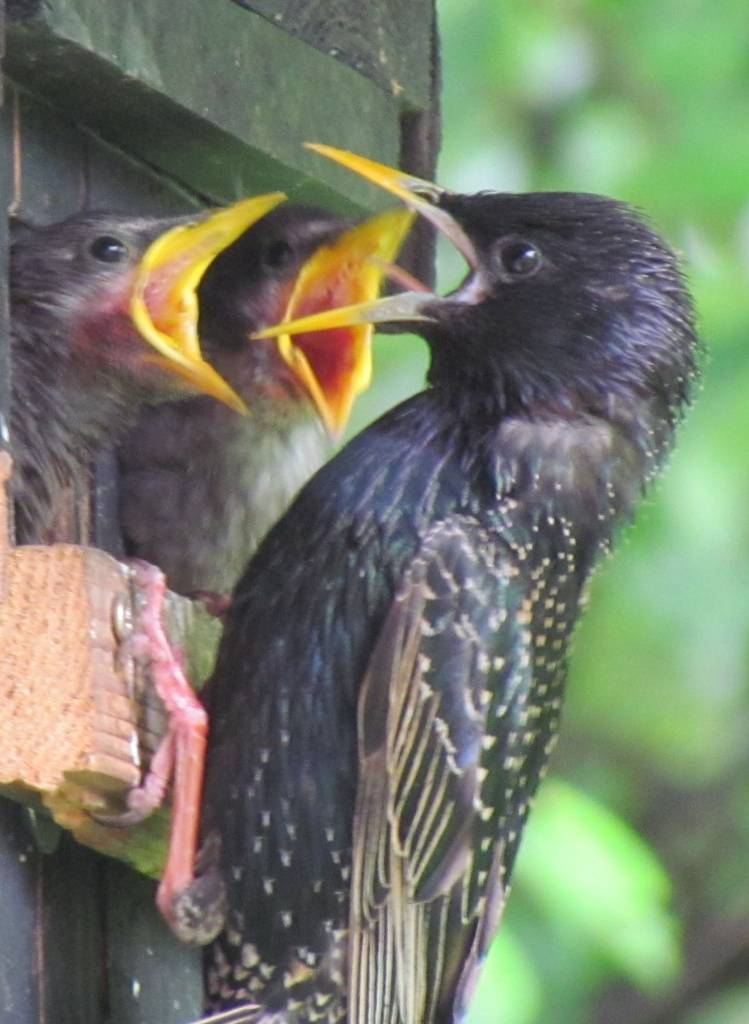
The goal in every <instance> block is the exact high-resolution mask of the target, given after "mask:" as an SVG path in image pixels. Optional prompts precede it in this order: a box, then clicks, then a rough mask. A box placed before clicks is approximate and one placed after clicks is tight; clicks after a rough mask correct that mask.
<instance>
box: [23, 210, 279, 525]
mask: <svg viewBox="0 0 749 1024" xmlns="http://www.w3.org/2000/svg"><path fill="white" fill-rule="evenodd" d="M282 199H283V196H282V195H280V194H275V195H272V196H262V197H256V198H253V199H249V200H244V201H243V202H241V203H238V204H235V206H233V207H228V208H226V209H223V210H220V211H215V212H214V213H212V214H211V215H208V216H205V217H203V218H202V219H201V216H200V215H199V214H195V215H191V216H188V217H180V218H169V219H155V218H145V217H128V216H118V215H116V214H110V213H83V214H78V215H76V216H74V217H70V218H69V219H68V220H65V221H63V222H61V223H59V224H53V225H51V226H49V227H45V228H39V229H33V228H25V229H23V230H22V231H21V232H20V233H19V234H18V237H17V238H16V239H15V240H14V243H13V245H12V248H11V265H10V306H11V349H12V360H13V378H12V406H11V417H10V443H11V450H12V454H13V457H14V461H15V470H14V475H13V477H12V479H11V493H12V495H13V498H14V504H15V525H16V537H17V539H18V540H19V541H21V542H25V543H31V542H44V541H48V540H51V539H53V536H52V533H53V531H52V524H53V518H54V514H55V508H56V505H57V503H58V501H59V498H60V494H61V492H62V490H63V488H64V487H65V486H66V485H67V484H69V483H70V481H71V478H72V477H73V476H74V475H75V474H76V472H77V471H78V470H79V469H80V468H81V467H82V466H84V465H85V464H86V463H87V462H89V461H90V460H91V459H92V458H93V456H94V455H95V454H96V452H97V451H98V450H99V449H100V448H101V447H102V446H103V445H105V444H107V443H111V442H112V441H113V440H114V439H115V438H116V437H117V436H119V435H120V434H122V433H123V432H124V431H125V430H126V428H127V427H128V425H129V424H131V423H132V422H133V421H134V419H135V417H136V415H137V411H138V409H139V407H140V406H141V405H142V404H143V403H144V402H146V401H154V400H157V399H159V398H161V399H163V398H168V397H171V396H173V395H174V394H176V393H179V392H180V391H182V392H184V393H185V394H190V393H195V392H196V391H206V392H207V393H209V394H212V395H215V396H216V397H218V398H220V399H221V400H222V401H224V402H229V403H231V404H233V406H234V407H235V408H242V407H243V406H242V403H241V401H240V400H239V398H238V397H237V396H236V395H235V394H234V393H233V392H232V390H231V388H230V387H229V386H228V385H227V384H226V383H225V382H224V381H222V380H221V378H220V377H219V375H218V374H217V373H216V371H215V370H213V369H212V367H211V366H210V365H208V364H207V363H206V362H204V361H203V360H202V358H201V356H200V349H199V346H198V343H197V307H196V302H195V294H194V289H195V286H196V285H197V283H198V281H199V279H200V275H201V274H202V272H203V270H204V269H205V267H206V266H207V265H208V263H209V262H210V260H211V259H212V258H213V256H215V255H216V253H217V252H219V251H220V250H221V249H222V248H224V247H225V246H226V245H228V244H229V243H230V242H231V241H233V240H234V239H235V238H236V237H237V236H238V235H239V234H241V233H242V232H243V231H244V230H245V229H246V228H247V227H248V226H249V225H250V224H252V223H253V222H254V221H256V220H257V219H258V218H259V217H262V216H263V215H264V214H265V213H266V212H267V211H268V210H269V209H271V208H272V207H273V206H275V205H277V204H278V203H279V202H280V201H281V200H282ZM211 401H214V399H211Z"/></svg>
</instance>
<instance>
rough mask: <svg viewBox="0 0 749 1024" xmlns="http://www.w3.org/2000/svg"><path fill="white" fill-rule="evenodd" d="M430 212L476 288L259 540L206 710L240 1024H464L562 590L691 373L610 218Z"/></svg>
mask: <svg viewBox="0 0 749 1024" xmlns="http://www.w3.org/2000/svg"><path fill="white" fill-rule="evenodd" d="M439 201H440V203H441V205H442V206H443V207H444V208H445V209H447V210H448V212H449V213H451V214H452V215H453V216H454V217H455V219H456V220H457V221H458V222H459V223H460V224H461V225H462V227H463V229H464V230H465V231H466V232H467V234H468V235H469V236H470V237H471V239H472V240H473V242H474V244H475V245H476V246H477V248H478V251H479V254H480V266H479V267H478V269H477V270H476V271H475V272H474V273H473V274H472V275H471V276H470V277H469V279H467V281H466V282H465V283H464V284H463V285H462V286H461V288H460V289H458V291H457V292H456V293H454V294H453V295H452V296H448V297H447V298H446V299H443V300H436V301H428V300H427V301H425V306H424V312H425V313H426V314H428V315H429V316H430V317H431V318H432V322H430V323H427V324H424V325H422V327H423V334H424V336H425V338H426V340H427V341H428V343H429V345H430V349H431V353H432V362H431V368H430V372H429V382H430V385H431V386H430V387H429V388H428V389H427V390H426V391H425V392H423V393H422V394H420V395H417V396H416V397H415V398H413V399H411V400H409V401H408V402H406V403H404V404H403V405H401V406H400V407H398V408H397V409H395V410H393V411H392V412H390V413H388V414H387V415H386V416H384V417H383V418H382V419H380V420H379V421H378V422H377V423H376V424H374V425H373V426H372V427H370V428H369V429H368V430H367V431H365V432H364V433H363V434H361V435H360V436H359V437H358V438H356V439H355V440H354V441H353V442H352V443H351V444H350V445H348V446H347V448H345V449H344V450H343V451H342V452H341V453H340V454H339V455H338V456H337V457H336V458H335V459H334V460H333V461H332V462H331V463H329V464H328V465H327V466H326V467H325V468H324V469H323V470H322V471H320V472H319V473H318V474H317V476H316V477H314V478H313V480H312V481H311V482H310V483H309V484H308V485H307V486H306V487H305V488H304V489H303V491H302V492H301V494H300V495H299V498H298V499H297V501H296V502H295V503H294V505H293V506H292V507H291V509H290V511H289V512H288V513H287V515H286V516H285V517H284V519H283V520H282V521H281V522H280V523H279V524H278V525H277V526H276V527H275V528H274V529H273V530H272V531H271V533H270V534H269V535H268V537H267V538H266V540H265V542H264V543H263V544H262V545H261V547H260V549H259V551H258V553H257V555H256V557H255V559H254V560H253V562H252V564H251V566H250V567H249V569H248V571H247V573H246V575H245V577H244V579H243V580H242V582H241V583H240V585H239V588H238V590H237V594H236V597H235V602H234V606H233V609H232V612H231V614H230V618H229V621H228V623H227V629H226V633H225V636H224V641H223V644H222V646H221V651H220V655H219V661H218V665H217V669H216V673H215V676H214V678H213V680H212V682H211V684H210V687H209V693H208V705H209V710H210V714H211V729H212V735H211V742H210V751H209V761H208V774H207V781H206V791H205V799H204V807H203V821H204V835H205V838H206V839H209V840H211V842H212V844H213V845H212V846H211V849H212V850H214V851H215V856H214V859H213V861H212V863H211V864H210V865H209V867H208V873H209V875H213V877H214V880H215V879H217V880H218V882H219V885H220V887H222V888H223V891H224V893H225V895H226V896H227V898H228V903H227V906H228V909H227V911H226V917H225V927H224V929H223V931H222V932H221V934H220V935H219V937H218V938H217V940H216V941H215V942H214V943H213V945H212V947H211V949H210V951H209V953H208V959H209V967H208V981H209V995H210V999H211V1001H212V1004H213V1005H214V1006H215V1007H217V1008H219V1007H223V1008H226V1007H231V1006H234V1005H237V1004H240V1003H242V1002H243V1001H252V1002H256V1003H258V1004H259V1005H260V1010H259V1011H257V1013H256V1016H257V1017H259V1019H261V1020H269V1019H270V1018H271V1017H272V1016H273V1014H278V1017H277V1018H274V1019H278V1020H282V1021H289V1022H293V1024H306V1022H308V1021H309V1022H311V1021H315V1020H321V1019H322V1020H326V1021H330V1022H333V1021H342V1020H344V1019H347V1020H348V1022H349V1024H448V1022H453V1021H457V1020H459V1019H460V1018H461V1016H462V1014H463V1012H464V1010H465V1007H466V1005H467V1003H468V1001H469V998H470V995H471V992H472V990H473V987H474V984H475V981H476V978H477V974H478V970H479V968H480V965H481V961H482V959H483V957H484V954H485V952H486V950H487V948H488V944H489V942H490V940H491V938H492V935H493V934H494V932H495V930H496V927H497V924H498V922H499V918H500V915H501V912H502V908H503V905H504V902H505V898H506V894H507V885H508V882H509V877H510V872H511V869H512V865H513V861H514V858H515V854H516V850H517V846H518V842H519V839H520V836H521V833H522V829H523V825H524V822H525V819H526V816H527V814H528V809H529V806H530V802H531V800H532V797H533V794H534V792H535V790H536V787H537V785H538V782H539V780H540V778H541V776H542V775H543V772H544V770H545V767H546V763H547V759H548V756H549V753H550V750H551V748H552V746H553V743H554V740H555V737H556V734H557V728H558V720H559V714H560V709H561V704H562V697H563V690H564V682H565V670H566V669H565V666H566V655H567V648H568V643H569V639H570V636H571V633H572V630H573V628H574V625H575V622H576V620H577V618H578V615H579V611H580V602H581V596H582V592H583V588H584V586H585V583H586V581H587V580H588V578H589V576H590V573H591V571H592V569H593V567H594V565H595V563H596V561H597V560H598V559H599V558H600V556H601V555H602V553H604V552H606V551H608V549H609V546H610V544H611V541H612V539H613V536H614V533H615V531H616V528H617V527H618V526H619V525H620V524H621V523H622V522H624V521H626V520H628V519H629V518H630V517H631V515H632V512H633V509H634V506H635V504H636V502H637V500H638V498H639V497H640V495H641V493H642V492H643V490H644V488H645V486H646V485H647V483H648V482H649V481H650V480H651V479H652V477H653V476H654V474H655V473H656V471H657V470H658V469H659V467H660V466H661V464H662V462H663V458H664V456H665V454H666V452H667V450H668V448H669V446H670V443H671V440H672V437H673V433H674V428H675V426H676V424H677V422H678V420H679V419H680V417H681V415H682V413H683V410H684V407H685V404H686V403H687V401H688V397H689V389H690V382H691V380H692V379H693V377H694V375H695V350H696V337H695V332H694V320H693V311H692V306H691V303H690V300H689V297H688V293H687V291H686V289H685V286H684V283H683V280H682V277H681V274H680V272H679V269H678V266H677V263H676V260H675V258H674V256H673V254H672V253H671V252H670V250H669V249H668V248H667V247H666V246H665V245H664V244H663V243H662V242H661V241H660V239H659V238H658V237H657V236H656V235H655V234H654V233H653V232H652V231H651V230H650V229H649V228H648V227H647V226H646V225H644V224H643V222H642V221H641V219H640V218H639V217H638V216H637V215H636V214H635V213H633V212H632V211H631V210H630V209H629V208H628V207H626V206H623V205H621V204H618V203H615V202H613V201H611V200H607V199H603V198H600V197H595V196H581V195H572V194H539V195H527V196H508V195H499V194H487V195H479V196H473V197H460V196H449V195H448V196H444V197H442V198H441V199H440V200H439ZM420 329H422V328H420ZM202 938H205V935H203V936H202Z"/></svg>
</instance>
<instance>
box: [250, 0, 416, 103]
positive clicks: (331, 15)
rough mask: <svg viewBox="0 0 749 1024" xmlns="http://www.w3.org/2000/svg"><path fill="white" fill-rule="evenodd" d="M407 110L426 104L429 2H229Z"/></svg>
mask: <svg viewBox="0 0 749 1024" xmlns="http://www.w3.org/2000/svg"><path fill="white" fill-rule="evenodd" d="M234 2H235V3H237V4H238V5H239V6H240V7H244V8H245V9H246V10H248V11H255V12H256V13H258V14H261V15H262V16H263V17H264V18H267V20H268V21H271V22H272V23H273V24H274V25H277V26H278V27H279V28H282V29H284V30H285V31H286V32H290V33H291V34H292V35H294V36H298V37H299V38H300V39H304V41H305V42H307V43H309V44H310V45H311V46H314V47H315V48H316V49H318V50H320V51H321V52H322V53H325V54H327V55H329V56H331V57H335V58H336V60H339V61H343V63H344V64H348V65H349V67H352V68H356V70H357V71H359V72H360V73H361V74H363V75H366V76H367V77H368V78H371V79H372V81H374V82H377V84H378V85H379V86H380V88H382V89H383V90H384V91H385V92H389V93H390V94H391V95H393V96H396V97H400V98H401V100H402V101H403V102H404V103H405V104H407V105H408V106H409V107H419V108H422V109H423V108H425V107H428V106H429V105H430V101H431V83H430V62H431V39H430V35H431V26H432V20H433V18H434V3H433V2H432V0H380V2H378V3H373V2H372V0H234Z"/></svg>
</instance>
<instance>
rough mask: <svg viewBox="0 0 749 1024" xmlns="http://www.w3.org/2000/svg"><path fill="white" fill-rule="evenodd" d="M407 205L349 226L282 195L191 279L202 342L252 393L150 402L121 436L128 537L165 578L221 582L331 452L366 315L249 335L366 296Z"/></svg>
mask: <svg viewBox="0 0 749 1024" xmlns="http://www.w3.org/2000/svg"><path fill="white" fill-rule="evenodd" d="M412 219H413V214H412V213H411V212H409V211H406V210H404V209H400V210H395V211H391V212H389V213H386V214H382V215H380V216H378V217H374V218H372V219H371V220H368V221H365V222H364V223H363V224H359V225H357V226H355V227H353V228H351V229H348V230H347V226H346V224H345V222H344V221H343V220H342V219H341V218H340V217H337V216H334V215H333V214H331V213H329V212H327V211H325V210H321V209H317V208H312V207H305V206H291V205H284V206H281V207H279V208H278V209H276V210H274V211H273V212H272V213H270V214H268V215H267V216H266V217H264V218H263V220H261V221H260V222H259V223H258V224H255V225H253V226H252V227H251V228H250V229H249V230H248V231H247V232H246V233H245V234H244V235H243V236H242V237H241V238H240V239H238V240H237V241H236V242H235V243H234V244H233V245H231V246H230V247H229V248H228V249H226V250H224V252H223V253H221V255H220V256H218V257H217V259H216V260H215V261H214V263H213V264H212V265H211V267H210V268H209V269H208V271H207V272H206V274H205V276H204V278H203V280H202V281H201V284H200V286H199V288H198V299H199V306H200V322H199V334H200V342H201V348H202V351H203V354H204V355H205V357H206V359H208V360H209V361H210V363H211V364H212V365H213V366H214V367H215V369H216V370H217V371H218V372H219V373H220V374H221V375H222V377H223V378H224V379H225V380H227V381H228V382H229V383H230V384H231V385H232V387H233V388H234V390H235V391H236V392H237V394H239V395H240V396H241V398H242V399H243V400H244V402H245V403H246V405H247V409H248V411H247V415H245V416H237V415H236V413H235V412H233V411H232V410H231V409H228V408H226V406H224V405H219V403H217V402H215V401H213V400H212V399H210V398H205V397H199V398H195V399H191V400H189V401H182V402H171V403H166V404H163V405H159V406H154V407H151V408H148V409H145V410H144V411H143V413H142V415H141V418H140V421H139V423H138V425H137V426H136V427H135V428H134V429H133V430H132V431H131V432H130V433H129V434H128V436H127V437H126V438H125V439H124V441H123V443H122V445H121V447H120V468H121V475H120V494H121V501H120V522H121V525H122V529H123V534H124V539H125V544H126V549H127V550H128V552H129V553H130V554H133V555H136V556H138V557H140V558H143V559H146V560H147V561H149V562H152V563H154V564H156V565H158V566H159V567H160V568H161V569H163V570H164V572H165V573H166V576H167V578H168V581H169V585H170V587H171V588H172V589H173V590H178V591H181V592H182V593H193V592H196V591H207V592H212V593H218V594H228V593H230V591H231V590H232V588H233V586H234V584H235V583H236V582H237V580H238V579H239V576H240V574H241V572H242V570H243V569H244V567H245V565H246V564H247V561H248V559H249V557H250V555H251V554H252V553H253V552H254V550H255V548H256V547H257V545H258V543H259V541H260V539H261V538H262V537H263V535H264V534H265V533H266V532H267V530H268V528H269V527H270V526H271V525H272V524H273V523H274V522H275V521H276V519H278V517H279V516H280V515H281V513H282V512H283V511H284V510H285V509H286V507H287V506H288V504H289V502H290V501H291V499H292V497H293V496H294V495H295V494H296V492H297V490H298V489H299V487H300V486H301V485H302V484H303V483H304V482H305V481H306V480H307V479H308V478H309V477H310V476H311V475H312V473H313V472H314V471H315V470H316V469H317V468H318V467H319V466H320V465H321V464H322V462H323V461H324V460H325V459H326V458H327V457H328V456H329V455H330V452H331V449H332V445H333V442H334V440H335V439H336V438H337V436H338V435H339V433H340V431H341V430H342V429H343V427H344V426H345V424H346V421H347V419H348V415H349V411H350V409H351V404H352V402H353V400H354V397H355V395H356V393H357V392H358V391H360V390H362V389H363V388H364V387H366V386H367V384H368V383H369V378H370V372H371V355H370V335H371V330H372V329H371V327H370V326H368V325H360V326H357V327H353V328H349V329H341V330H338V331H331V332H328V333H327V334H326V333H325V332H321V333H319V334H313V335H308V336H303V335H299V336H297V337H296V338H295V339H294V340H293V341H292V339H290V338H289V337H288V336H287V337H285V338H281V339H280V340H279V341H276V340H269V341H250V340H249V339H250V336H251V334H252V333H253V332H254V331H257V330H259V329H260V328H261V327H265V326H268V325H270V324H275V323H278V321H279V320H281V319H282V318H283V317H284V315H285V314H288V316H294V315H298V314H299V313H302V312H312V311H315V310H321V309H325V308H330V307H331V306H339V305H341V304H342V303H347V302H355V301H359V300H361V301H363V300H365V299H374V298H375V297H376V295H377V291H378V286H379V282H380V278H381V276H382V268H381V265H380V264H381V263H382V262H384V263H387V262H389V261H392V260H393V259H394V258H395V255H396V253H397V250H398V248H399V246H400V243H401V241H402V239H403V236H404V235H405V233H406V231H407V229H408V227H409V226H410V223H411V221H412Z"/></svg>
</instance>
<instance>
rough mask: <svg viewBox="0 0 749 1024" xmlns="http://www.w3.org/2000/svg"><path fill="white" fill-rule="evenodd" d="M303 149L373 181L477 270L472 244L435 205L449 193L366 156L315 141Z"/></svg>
mask: <svg viewBox="0 0 749 1024" xmlns="http://www.w3.org/2000/svg"><path fill="white" fill-rule="evenodd" d="M305 146H306V147H307V149H312V150H314V152H315V153H320V154H321V155H322V156H327V157H329V158H330V159H331V160H335V162H336V163H339V164H343V166H344V167H348V168H349V169H350V170H352V171H355V172H356V173H357V174H360V175H361V176H362V177H363V178H366V179H367V180H368V181H371V182H374V184H375V185H379V186H380V188H384V189H385V190H386V191H387V192H391V193H392V194H393V195H394V196H398V198H399V199H402V200H403V202H404V203H405V204H406V205H407V206H409V207H410V208H411V209H412V210H415V211H416V212H417V213H420V214H421V216H422V217H424V219H425V220H428V221H429V222H430V223H431V224H434V226H435V227H436V228H437V230H438V231H441V232H442V234H443V235H445V236H446V237H447V238H449V239H450V241H451V242H452V243H453V245H454V246H455V248H456V249H457V250H458V252H460V253H462V255H463V256H464V258H465V260H466V262H467V263H468V266H469V267H471V269H472V270H478V268H479V257H478V254H477V252H476V247H475V246H474V244H473V242H472V241H471V239H470V238H469V237H468V235H467V234H466V233H465V232H464V231H463V229H462V228H461V226H460V225H459V224H458V223H457V222H456V221H455V220H454V218H453V217H451V216H450V214H449V213H448V212H447V211H446V210H443V209H441V208H440V206H439V199H440V196H443V195H447V194H449V193H448V189H445V188H442V187H441V186H440V185H434V184H433V183H432V182H430V181H424V180H423V179H422V178H417V177H415V176H414V175H413V174H407V173H406V172H405V171H399V170H398V169H397V168H395V167H388V166H387V165H386V164H378V163H377V162H376V161H374V160H369V159H368V158H367V157H364V156H357V155H356V153H349V152H347V151H346V150H345V149H335V148H334V147H333V146H323V145H321V144H320V143H317V142H305Z"/></svg>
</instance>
